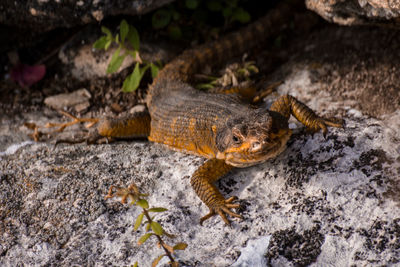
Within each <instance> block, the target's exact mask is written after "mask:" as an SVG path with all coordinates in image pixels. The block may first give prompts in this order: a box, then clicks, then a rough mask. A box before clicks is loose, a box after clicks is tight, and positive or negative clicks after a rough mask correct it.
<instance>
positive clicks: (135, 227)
mask: <svg viewBox="0 0 400 267" xmlns="http://www.w3.org/2000/svg"><path fill="white" fill-rule="evenodd" d="M143 216H144V214H143V213H141V214H139V216H138V217H137V218H136V222H135V226H134V227H133V230H134V231H137V230H138V229H139V226H140V224H142V221H143Z"/></svg>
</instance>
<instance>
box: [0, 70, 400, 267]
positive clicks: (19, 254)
mask: <svg viewBox="0 0 400 267" xmlns="http://www.w3.org/2000/svg"><path fill="white" fill-rule="evenodd" d="M312 75H313V74H312V72H310V71H309V70H308V69H307V68H306V67H304V68H303V69H299V68H298V69H297V70H296V71H293V73H292V74H291V75H290V76H288V77H287V79H286V82H285V83H284V84H283V85H281V86H280V87H279V94H282V93H286V92H288V93H291V94H296V92H297V96H298V97H299V98H300V99H302V100H303V99H305V98H307V94H308V93H310V92H315V90H316V89H317V88H318V84H313V83H312V82H311V81H312V79H310V76H312ZM294 84H296V86H293V85H294ZM325 102H329V103H332V105H331V106H330V108H327V109H326V110H325V112H328V113H332V112H334V113H337V112H338V109H337V108H336V107H338V106H340V103H335V100H334V99H333V98H332V97H331V96H329V95H327V94H326V92H320V93H319V94H317V95H316V96H315V97H314V98H313V100H312V101H307V104H309V105H310V106H311V107H312V108H314V109H317V110H318V111H319V112H320V113H322V111H321V110H320V108H319V107H321V104H323V103H325ZM342 110H343V112H344V116H345V119H346V128H345V129H331V130H330V132H329V134H328V136H327V138H326V139H324V138H323V137H322V135H321V134H315V135H314V137H313V136H311V135H308V134H305V133H304V131H303V130H301V127H300V126H299V124H297V123H295V122H292V123H291V127H292V128H294V131H295V134H294V136H293V138H292V141H291V142H290V143H289V145H288V148H287V149H286V151H285V152H283V153H282V154H281V155H280V156H278V157H277V158H276V159H273V160H271V161H269V162H267V163H265V164H261V165H258V166H255V167H251V168H247V169H240V170H235V171H234V172H232V173H231V174H230V175H228V176H227V177H226V178H224V179H222V180H221V182H219V183H218V186H219V188H220V189H221V190H222V192H223V194H224V195H226V196H232V195H237V196H238V197H239V198H240V199H241V201H240V203H241V205H242V207H243V208H242V210H241V213H242V214H243V216H244V220H242V221H234V222H233V227H232V228H229V227H227V226H225V225H224V223H223V222H222V221H221V220H220V219H219V218H217V217H216V218H213V219H210V220H209V221H207V222H205V225H204V226H200V225H199V224H198V221H199V218H200V217H201V216H202V215H204V214H205V213H206V212H207V208H206V207H205V206H204V205H203V204H202V203H201V202H200V200H199V199H198V198H197V197H196V195H195V193H194V192H193V190H192V189H191V188H190V182H189V177H190V175H191V174H192V173H193V171H194V170H195V169H196V168H197V167H198V166H199V165H200V164H201V163H202V162H203V161H204V160H203V159H200V158H197V157H195V156H190V155H185V154H181V153H178V152H173V151H170V150H167V149H165V148H164V147H163V146H161V145H157V144H152V143H147V142H119V143H114V144H109V145H98V146H87V145H65V146H64V145H60V146H59V147H58V148H57V149H55V150H54V149H52V148H51V146H49V145H48V144H42V143H35V144H31V145H28V146H25V147H23V148H21V149H19V150H18V151H17V152H16V153H15V154H8V155H4V156H2V160H1V161H0V173H1V175H0V179H1V180H0V189H1V190H0V194H1V197H0V199H1V207H2V209H1V222H2V227H1V228H0V229H1V231H2V232H1V235H0V238H1V240H0V243H1V244H2V245H1V248H0V249H1V251H0V252H1V255H2V256H0V265H2V266H3V265H13V264H15V263H17V264H21V265H22V264H25V265H108V264H115V265H129V264H132V263H134V262H135V261H136V260H137V261H139V262H140V264H141V265H144V266H148V265H149V264H150V263H151V261H152V260H153V259H154V258H155V257H156V255H159V254H161V253H162V252H161V250H159V249H158V248H157V247H156V246H155V245H154V244H155V243H154V242H155V241H154V240H150V241H148V242H146V243H145V244H144V245H142V246H141V247H138V246H137V245H136V242H137V240H138V238H139V237H140V236H141V235H142V234H143V230H140V231H138V232H133V231H132V228H133V224H134V222H135V219H136V217H137V216H138V215H139V213H140V209H139V208H137V207H130V206H128V205H125V206H124V205H122V204H120V203H119V202H117V201H116V200H105V199H104V196H105V195H106V194H107V191H108V188H109V186H110V185H120V186H127V185H129V184H130V183H132V182H135V183H136V184H137V185H138V186H139V187H140V188H141V190H142V191H143V192H146V193H149V194H150V197H149V202H150V205H152V206H162V207H166V208H168V212H164V213H161V214H159V215H158V216H157V219H158V221H159V222H160V223H161V224H162V225H163V227H164V228H165V229H166V230H167V231H168V232H170V233H173V234H176V235H177V236H178V237H177V238H176V240H169V241H168V242H169V243H170V244H172V243H174V242H186V243H188V245H189V246H188V248H187V249H186V250H185V251H180V252H179V253H178V254H177V256H176V257H177V259H179V260H181V262H182V263H185V264H187V265H189V266H194V265H197V266H210V265H211V264H215V265H216V266H228V265H231V264H233V263H234V262H235V261H236V260H237V259H238V258H239V256H240V254H241V251H242V250H243V249H244V247H246V245H247V243H248V242H250V240H256V239H260V238H262V237H263V236H270V241H269V244H266V245H265V247H266V248H267V249H266V251H264V253H263V254H266V255H267V256H266V258H265V261H269V262H270V263H271V264H274V265H275V266H279V265H280V264H281V265H282V264H285V263H286V262H289V263H290V264H293V265H296V264H315V266H326V265H336V266H343V265H342V264H344V263H347V264H349V265H352V264H354V265H371V264H374V263H376V262H379V263H380V264H382V265H390V264H398V263H399V262H400V255H399V253H398V252H399V249H400V248H399V246H398V245H399V240H400V232H399V229H400V228H399V227H400V209H399V206H400V197H399V184H400V181H399V177H400V173H399V170H400V168H399V167H400V159H399V156H398V155H399V154H398V151H399V150H400V143H399V141H398V139H397V137H398V132H399V131H400V124H399V121H400V113H399V112H395V113H393V114H389V115H387V116H386V117H385V118H384V119H379V120H378V119H373V118H368V117H366V116H363V115H362V114H361V113H360V112H359V111H357V110H354V109H352V108H349V107H342ZM31 119H34V118H31ZM36 120H38V121H39V122H40V121H46V120H48V119H47V118H46V117H43V116H39V117H37V118H36ZM14 123H17V122H16V121H12V120H9V121H7V123H6V124H3V126H2V127H7V125H10V124H11V125H12V124H14ZM21 134H22V133H21ZM267 252H268V253H267ZM337 255H340V257H338V256H337ZM239 266H240V265H239Z"/></svg>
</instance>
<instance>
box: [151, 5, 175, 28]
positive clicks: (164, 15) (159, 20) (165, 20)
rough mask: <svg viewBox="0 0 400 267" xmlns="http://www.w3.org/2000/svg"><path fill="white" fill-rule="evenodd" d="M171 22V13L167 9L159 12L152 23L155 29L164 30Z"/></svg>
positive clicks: (153, 17) (152, 19)
mask: <svg viewBox="0 0 400 267" xmlns="http://www.w3.org/2000/svg"><path fill="white" fill-rule="evenodd" d="M170 21H171V12H170V11H168V10H166V9H159V10H157V11H156V12H155V13H154V14H153V16H152V18H151V23H152V25H153V28H154V29H162V28H164V27H165V26H167V25H168V24H169V22H170Z"/></svg>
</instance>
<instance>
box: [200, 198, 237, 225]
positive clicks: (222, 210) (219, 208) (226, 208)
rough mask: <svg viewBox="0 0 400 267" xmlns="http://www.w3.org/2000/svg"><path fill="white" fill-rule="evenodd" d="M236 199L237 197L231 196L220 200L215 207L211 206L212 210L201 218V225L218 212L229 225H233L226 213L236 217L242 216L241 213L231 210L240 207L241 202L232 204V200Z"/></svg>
mask: <svg viewBox="0 0 400 267" xmlns="http://www.w3.org/2000/svg"><path fill="white" fill-rule="evenodd" d="M236 199H237V197H230V198H228V199H226V200H224V201H222V202H219V203H218V204H215V205H214V206H213V207H209V209H210V212H209V213H208V214H207V215H205V216H203V217H202V218H201V219H200V225H202V224H203V222H204V221H205V220H207V219H209V218H211V217H213V216H214V215H217V214H218V215H219V216H221V218H222V220H223V221H224V222H225V223H226V224H227V225H229V226H230V225H231V222H230V221H229V220H228V218H227V216H226V215H229V216H231V217H236V218H242V216H241V215H240V214H237V213H235V212H233V211H231V209H237V208H239V207H240V204H232V202H233V201H235V200H236Z"/></svg>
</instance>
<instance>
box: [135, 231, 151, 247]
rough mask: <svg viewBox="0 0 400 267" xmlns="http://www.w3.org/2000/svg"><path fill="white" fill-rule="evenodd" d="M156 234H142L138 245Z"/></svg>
mask: <svg viewBox="0 0 400 267" xmlns="http://www.w3.org/2000/svg"><path fill="white" fill-rule="evenodd" d="M152 235H154V233H146V234H144V235H142V236H141V237H140V238H139V241H138V242H137V244H138V246H140V245H142V244H143V243H144V242H146V241H147V239H149V237H150V236H152Z"/></svg>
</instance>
